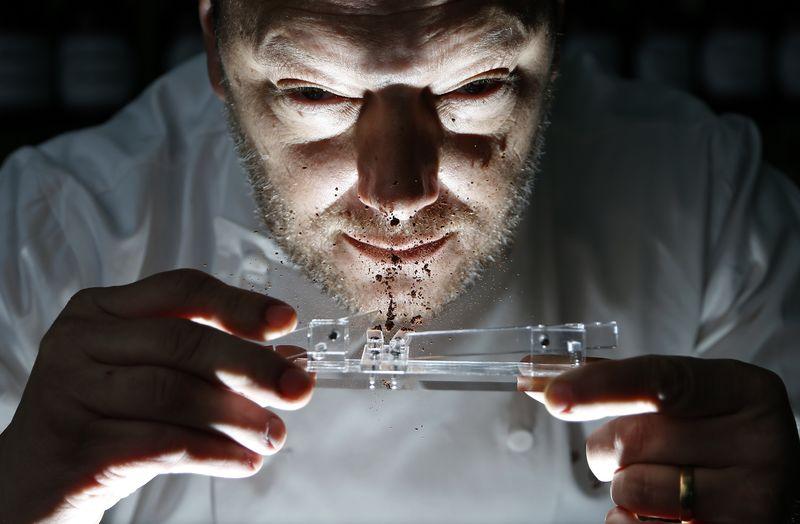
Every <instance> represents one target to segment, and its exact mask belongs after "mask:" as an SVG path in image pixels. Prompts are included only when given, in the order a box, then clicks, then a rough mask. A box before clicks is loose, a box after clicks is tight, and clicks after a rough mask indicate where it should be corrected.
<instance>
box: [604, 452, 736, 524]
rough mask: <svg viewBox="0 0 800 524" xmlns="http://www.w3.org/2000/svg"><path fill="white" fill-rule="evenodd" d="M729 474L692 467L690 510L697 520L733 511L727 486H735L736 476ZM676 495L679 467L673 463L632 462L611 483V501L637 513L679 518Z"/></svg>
mask: <svg viewBox="0 0 800 524" xmlns="http://www.w3.org/2000/svg"><path fill="white" fill-rule="evenodd" d="M729 476H730V470H729V469H708V468H695V469H694V507H693V508H691V509H692V514H693V516H694V518H695V519H696V520H698V521H706V520H711V519H720V520H724V518H723V517H724V516H723V515H722V514H721V511H723V510H725V511H728V509H731V510H732V511H736V509H735V508H734V506H735V505H736V504H735V501H733V500H731V495H732V490H731V489H729V487H730V486H734V483H733V482H734V481H735V479H731V478H728V477H729ZM679 497H680V470H679V468H678V467H676V466H665V465H660V464H634V465H632V466H628V467H626V468H624V469H621V470H620V471H618V472H617V473H616V474H615V475H614V479H613V480H612V482H611V499H612V500H613V501H614V504H616V505H618V506H621V507H623V508H625V509H626V510H628V511H630V512H632V513H635V514H636V515H640V516H648V517H658V518H666V519H678V518H680V511H681V508H680V500H679ZM735 514H736V513H731V515H735Z"/></svg>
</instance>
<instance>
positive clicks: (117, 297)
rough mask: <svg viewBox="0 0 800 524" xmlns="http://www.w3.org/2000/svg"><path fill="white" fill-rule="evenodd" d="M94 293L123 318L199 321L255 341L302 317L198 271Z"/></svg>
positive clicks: (104, 306) (158, 276)
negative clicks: (174, 318)
mask: <svg viewBox="0 0 800 524" xmlns="http://www.w3.org/2000/svg"><path fill="white" fill-rule="evenodd" d="M89 293H90V294H91V298H92V300H93V301H94V303H95V304H97V306H99V307H100V308H101V309H102V310H104V311H105V312H107V313H110V314H112V315H115V316H118V317H124V318H139V317H157V316H176V317H183V318H192V317H197V318H201V319H205V320H207V321H210V322H213V323H214V324H217V325H219V326H220V327H221V328H222V329H224V330H225V331H228V332H230V333H234V334H236V335H238V336H241V337H246V338H250V339H254V340H269V339H272V338H275V337H279V336H282V335H284V334H286V333H288V332H289V331H291V330H292V329H294V328H295V326H296V324H297V314H296V313H295V311H294V309H293V308H292V307H291V306H289V305H288V304H286V303H285V302H281V301H280V300H276V299H274V298H271V297H268V296H266V295H262V294H261V293H256V292H254V291H247V290H244V289H239V288H237V287H233V286H229V285H227V284H225V283H223V282H222V281H220V280H218V279H216V278H214V277H212V276H211V275H208V274H206V273H203V272H202V271H197V270H193V269H179V270H175V271H168V272H166V273H158V274H156V275H153V276H151V277H148V278H145V279H143V280H140V281H138V282H134V283H132V284H128V285H124V286H116V287H108V288H95V289H92V290H89Z"/></svg>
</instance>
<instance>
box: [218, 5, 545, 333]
mask: <svg viewBox="0 0 800 524" xmlns="http://www.w3.org/2000/svg"><path fill="white" fill-rule="evenodd" d="M223 1H224V0H223ZM519 4H520V6H517V5H515V2H487V1H486V0H476V1H472V0H460V1H452V2H444V1H439V2H431V1H430V0H429V1H422V0H415V1H412V2H393V1H380V0H371V1H367V0H336V1H334V0H329V1H313V2H312V1H303V0H292V1H291V2H273V1H263V0H238V1H235V0H227V4H225V8H224V13H225V16H224V17H223V24H224V26H223V30H222V35H223V37H222V42H223V44H222V45H221V47H220V57H221V60H222V64H223V66H224V70H225V78H226V81H225V96H226V102H227V104H226V105H227V106H228V111H229V118H230V122H231V128H232V132H233V134H234V138H235V139H236V141H237V145H238V148H239V153H240V155H241V156H242V158H243V161H244V164H245V166H246V168H247V171H248V173H249V176H250V178H251V182H252V185H253V188H254V190H255V195H256V200H257V203H258V206H259V210H260V213H261V215H262V218H263V220H264V221H265V223H266V225H267V227H268V228H269V229H270V230H271V232H272V234H273V235H274V237H275V240H276V241H277V242H278V243H279V245H281V247H282V248H283V249H284V250H285V251H286V252H287V253H288V254H289V255H290V256H291V257H292V258H293V259H294V260H295V261H296V262H297V263H298V264H299V265H301V266H302V267H303V268H304V269H305V270H306V271H307V272H308V274H309V276H310V277H311V278H312V279H314V280H315V281H317V282H318V283H320V284H321V285H323V286H324V287H325V288H326V289H327V290H328V291H329V292H330V293H332V294H333V295H334V296H336V297H337V298H339V299H341V300H342V301H343V302H344V303H345V304H346V305H348V306H349V307H350V308H352V309H356V310H361V311H367V310H372V309H377V310H380V311H381V312H382V313H383V314H384V315H386V317H387V325H388V326H387V327H389V328H391V326H392V325H394V324H395V323H400V324H417V323H420V322H421V321H423V320H424V319H426V318H428V317H430V316H431V315H433V314H435V313H436V312H437V311H438V310H440V309H441V308H442V306H443V305H444V304H446V303H447V302H448V301H449V300H451V299H453V298H454V297H455V296H457V295H458V294H459V293H460V292H461V291H462V290H463V289H464V288H465V287H466V286H467V285H468V284H469V282H470V281H471V280H472V279H474V277H475V276H476V274H477V273H478V271H479V270H480V269H481V267H482V266H483V265H485V264H486V263H487V262H488V261H491V260H494V259H495V258H496V257H497V256H498V255H499V254H500V251H501V249H502V247H503V245H504V244H505V243H506V242H507V240H508V238H509V236H510V234H511V231H512V230H513V228H514V226H515V225H516V223H517V221H518V217H519V214H520V212H521V211H522V208H523V207H524V203H525V200H526V198H527V195H528V192H529V188H530V182H531V178H532V176H533V170H534V168H533V163H534V162H533V160H534V159H535V157H536V153H537V152H538V151H537V147H535V146H536V144H537V143H538V142H539V140H537V139H538V138H540V135H541V127H543V126H542V125H541V123H542V121H543V120H544V118H543V114H544V111H545V109H546V99H547V96H546V94H547V90H548V88H549V86H550V81H551V77H552V54H553V34H552V32H551V31H552V27H551V24H550V23H549V20H550V19H549V16H546V15H547V9H548V8H549V7H550V3H549V2H546V1H541V2H536V1H529V2H526V1H525V0H521V1H520V2H519ZM539 4H541V5H539ZM526 5H527V7H526ZM525 9H527V10H528V11H529V12H523V10H525Z"/></svg>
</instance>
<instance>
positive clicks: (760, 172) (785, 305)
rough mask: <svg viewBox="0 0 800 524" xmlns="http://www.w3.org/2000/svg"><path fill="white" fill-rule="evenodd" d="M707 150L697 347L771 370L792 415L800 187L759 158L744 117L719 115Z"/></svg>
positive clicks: (799, 359) (798, 390)
mask: <svg viewBox="0 0 800 524" xmlns="http://www.w3.org/2000/svg"><path fill="white" fill-rule="evenodd" d="M709 156H710V165H711V166H712V171H713V172H712V173H711V180H712V188H711V189H712V190H711V193H710V203H709V215H708V223H709V227H708V233H707V234H708V237H709V242H708V251H707V253H706V268H705V274H706V280H705V288H704V294H703V305H702V312H701V328H700V331H699V333H698V337H697V351H698V352H699V353H701V354H703V355H704V356H708V357H719V358H735V359H739V360H744V361H747V362H752V363H754V364H756V365H759V366H762V367H765V368H768V369H771V370H772V371H774V372H776V373H777V374H778V375H780V377H781V378H782V379H783V381H784V383H785V384H786V388H787V390H788V392H789V397H790V399H791V402H792V406H793V409H794V412H795V414H796V415H797V414H798V413H800V191H798V189H797V187H796V186H795V185H794V184H793V183H792V182H791V181H790V180H788V179H787V178H786V176H784V175H783V174H782V173H780V172H779V171H777V170H776V169H774V168H772V167H770V166H768V165H765V164H764V163H763V162H762V159H761V142H760V137H759V134H758V131H757V130H756V128H755V126H754V125H753V124H752V123H751V122H750V121H748V120H746V119H744V118H738V117H726V118H723V119H722V125H721V126H720V127H719V129H718V130H717V132H716V133H715V134H713V135H712V138H711V140H710V143H709ZM731 387H735V384H732V385H731Z"/></svg>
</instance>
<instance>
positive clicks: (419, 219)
mask: <svg viewBox="0 0 800 524" xmlns="http://www.w3.org/2000/svg"><path fill="white" fill-rule="evenodd" d="M478 216H479V215H478V213H476V212H475V211H474V210H473V209H472V207H470V206H469V205H467V204H466V203H464V202H462V201H460V200H458V199H455V198H453V197H452V195H450V194H449V193H445V194H443V195H440V198H439V199H437V201H436V202H434V203H433V204H431V205H429V206H426V207H424V208H422V209H420V210H419V211H417V212H416V213H415V214H414V215H413V216H411V217H410V218H409V219H408V220H399V219H396V218H394V217H392V215H389V214H385V213H383V212H380V211H378V210H376V209H373V208H371V207H367V206H365V205H364V204H363V203H362V202H361V201H359V200H358V199H357V198H352V197H351V198H348V197H343V198H340V199H339V200H338V201H337V202H335V203H334V204H332V205H331V206H329V207H328V208H327V209H325V210H324V211H323V212H321V213H319V214H316V215H315V216H314V220H313V226H314V228H315V229H317V230H319V229H320V228H322V229H323V231H324V232H326V233H328V235H337V234H340V233H342V232H344V233H346V234H348V235H349V236H351V237H353V238H355V239H357V240H361V241H367V242H368V241H369V240H371V239H381V240H386V241H388V242H389V243H391V241H392V240H397V241H398V242H399V243H405V242H410V241H418V242H424V241H431V240H435V239H438V238H441V237H443V236H445V235H446V234H448V233H450V232H453V231H459V230H464V229H465V228H469V227H475V226H477V225H479V224H480V220H479V219H478Z"/></svg>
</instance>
